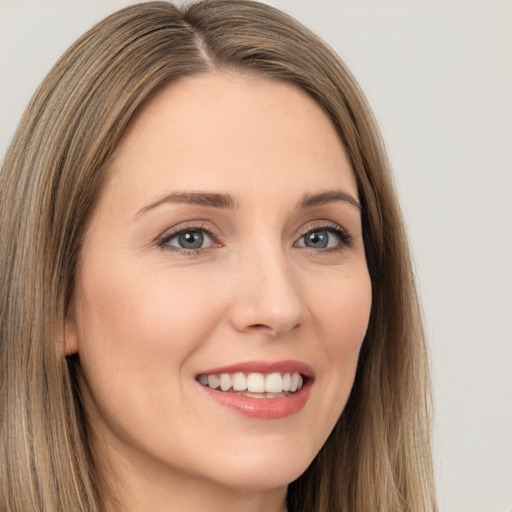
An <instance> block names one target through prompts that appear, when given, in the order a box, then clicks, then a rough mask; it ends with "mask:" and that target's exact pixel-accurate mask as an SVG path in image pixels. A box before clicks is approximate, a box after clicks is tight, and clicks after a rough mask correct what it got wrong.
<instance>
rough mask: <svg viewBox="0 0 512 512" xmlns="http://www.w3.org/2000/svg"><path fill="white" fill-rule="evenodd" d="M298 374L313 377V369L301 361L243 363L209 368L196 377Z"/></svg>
mask: <svg viewBox="0 0 512 512" xmlns="http://www.w3.org/2000/svg"><path fill="white" fill-rule="evenodd" d="M237 372H242V373H252V372H254V373H275V372H280V373H295V372H297V373H300V374H301V375H303V376H304V377H313V376H314V372H313V368H311V366H309V364H306V363H303V362H301V361H294V360H291V359H289V360H282V361H263V360H261V361H243V362H240V363H234V364H230V365H227V366H219V367H216V368H210V369H208V370H204V371H201V372H199V373H198V375H214V374H215V375H218V374H220V373H237Z"/></svg>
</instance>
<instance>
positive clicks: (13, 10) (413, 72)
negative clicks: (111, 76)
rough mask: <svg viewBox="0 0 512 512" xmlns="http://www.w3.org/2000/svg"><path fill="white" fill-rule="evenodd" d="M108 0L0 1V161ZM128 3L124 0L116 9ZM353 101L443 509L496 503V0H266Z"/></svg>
mask: <svg viewBox="0 0 512 512" xmlns="http://www.w3.org/2000/svg"><path fill="white" fill-rule="evenodd" d="M129 3H130V2H129V1H121V0H101V1H100V0H60V1H58V0H44V1H42V0H0V155H1V156H2V158H3V154H4V153H5V150H6V148H7V145H8V142H9V139H10V138H11V137H12V134H13V132H14V129H15V126H16V123H17V121H18V119H19V117H20V115H21V113H22V110H23V108H24V106H25V104H26V103H27V101H28V99H29V98H30V96H31V94H32V93H33V91H34V89H35V87H36V85H37V84H38V83H39V82H40V80H41V79H42V78H43V76H44V75H45V74H46V72H47V71H48V70H49V68H50V66H51V65H52V64H53V62H54V61H55V60H56V59H57V57H58V56H59V55H60V54H61V53H62V52H63V51H64V50H65V49H66V48H67V46H69V44H71V43H72V42H73V41H74V40H75V39H76V37H77V36H79V35H80V34H81V33H82V32H83V31H85V30H86V29H87V28H88V27H90V26H91V25H92V24H93V23H94V22H96V21H98V20H99V19H101V18H102V17H104V16H105V15H106V14H108V13H110V12H112V11H113V10H115V9H117V8H119V7H122V6H125V5H127V4H129ZM131 3H134V2H131ZM269 3H272V4H273V5H275V6H277V7H280V8H281V9H284V10H285V11H287V12H289V13H290V14H292V15H294V16H295V17H297V18H298V19H299V20H301V21H302V22H303V23H305V24H306V25H308V26H309V27H310V28H312V29H313V30H315V31H316V32H318V33H319V34H320V35H321V36H322V37H323V38H324V39H325V40H326V41H327V42H328V43H329V44H330V45H331V46H333V47H334V48H335V49H336V51H337V52H338V53H339V54H340V55H341V56H342V58H343V59H344V60H345V61H346V62H347V63H348V65H349V67H350V68H351V69H352V71H353V72H354V74H355V75H356V77H357V78H358V79H359V81H360V83H361V85H362V87H363V89H364V90H365V91H366V93H367V96H368V98H369V101H370V103H371V105H372V106H373V108H374V110H375V113H376V116H377V119H378V120H379V122H380V125H381V128H382V131H383V133H384V138H385V140H386V143H387V146H388V151H389V154H390V157H391V161H392V164H393V167H394V170H395V177H396V184H397V187H398V191H399V194H400V197H401V201H402V206H403V210H404V215H405V218H406V221H407V225H408V231H409V235H410V238H411V243H412V248H413V253H414V258H415V264H416V271H417V278H418V283H419V288H420V293H421V298H422V304H423V309H424V313H425V318H426V326H427V333H428V338H429V343H430V347H431V354H432V374H433V375H432V379H433V384H434V392H435V456H436V472H437V480H438V485H439V492H440V503H441V510H442V511H443V512H446V511H453V512H495V511H502V510H506V509H507V508H509V509H511V508H512V371H511V369H512V200H511V196H512V150H511V144H512V2H511V1H507V0H371V1H370V0H316V1H313V0H308V1H305V0H304V1H301V0H295V1H293V0H274V1H272V2H269Z"/></svg>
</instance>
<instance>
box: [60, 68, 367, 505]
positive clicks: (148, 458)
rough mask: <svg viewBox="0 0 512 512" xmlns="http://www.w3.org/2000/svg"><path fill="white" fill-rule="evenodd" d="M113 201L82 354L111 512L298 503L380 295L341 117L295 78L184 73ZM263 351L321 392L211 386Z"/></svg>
mask: <svg viewBox="0 0 512 512" xmlns="http://www.w3.org/2000/svg"><path fill="white" fill-rule="evenodd" d="M97 199H98V200H97V202H96V204H95V208H94V210H93V212H92V215H91V217H90V221H89V224H88V227H87V230H86V233H85V237H84V244H83V249H82V254H81V260H80V266H79V273H78V279H77V286H76V291H75V296H74V297H73V301H72V305H71V307H70V309H69V312H68V317H67V326H66V350H67V353H68V354H71V353H75V352H78V353H79V355H80V360H81V364H82V367H83V374H84V378H83V382H82V392H83V396H84V402H85V409H86V414H87V417H88V421H89V424H90V429H91V438H92V446H93V452H94V454H95V457H96V458H97V461H98V465H99V467H100V472H102V473H103V477H104V479H105V481H106V483H107V485H108V487H109V488H110V489H111V493H112V494H113V495H114V496H115V497H116V500H115V502H114V501H112V500H110V499H109V498H108V496H109V495H108V494H107V493H106V494H105V496H104V501H105V510H107V511H110V510H111V511H114V510H125V511H127V512H135V511H138V512H140V511H142V510H144V511H154V512H164V511H169V510H173V511H184V512H188V511H194V512H196V511H197V510H208V511H209V512H217V511H218V512H220V511H222V512H235V511H236V512H239V511H240V510H244V511H245V512H263V511H265V512H284V511H286V504H285V497H286V488H287V485H288V484H289V483H290V482H291V481H293V480H295V479H296V478H297V477H298V476H300V474H302V473H303V471H304V470H305V469H306V468H307V467H308V465H309V464H310V463H311V461H312V460H313V458H314V457H315V455H316V454H317V453H318V451H319V450H320V448H321V447H322V445H323V444H324V442H325V440H326V439H327V437H328V435H329V433H330V432H331V430H332V428H333V427H334V425H335V423H336V421H337V419H338V417H339V415H340V414H341V412H342V410H343V408H344V406H345V404H346V401H347V398H348V396H349V393H350V390H351V387H352V384H353V380H354V375H355V370H356V365H357V360H358V356H359V351H360V348H361V344H362V341H363V338H364V335H365V332H366V329H367V325H368V318H369V313H370V305H371V285H370V278H369V274H368V269H367V265H366V259H365V253H364V246H363V239H362V233H361V216H360V209H359V207H358V204H357V202H358V196H357V186H356V182H355V179H354V176H353V172H352V170H351V168H350V165H349V162H348V160H347V157H346V155H345V151H344V149H343V146H342V144H341V143H340V140H339V138H338V136H337V133H336V131H335V129H334V128H333V126H332V124H331V122H330V120H329V119H328V117H327V116H326V115H325V113H324V112H323V111H322V109H321V108H320V107H319V106H318V105H317V104H316V103H315V102H314V101H312V100H311V99H310V98H309V97H308V96H307V95H306V94H305V93H303V92H302V91H300V90H299V89H297V88H296V87H294V86H292V85H289V84H286V83H282V82H278V81H272V80H268V79H264V78H257V77H251V76H242V75H236V74H230V75H227V74H221V73H214V74H210V75H207V76H202V77H192V78H187V79H184V80H182V81H179V82H177V83H174V84H172V85H170V86H169V87H167V88H166V89H164V90H162V91H160V92H159V93H158V94H157V95H156V96H155V97H153V98H152V99H151V100H150V101H149V102H148V103H147V104H146V105H145V107H144V108H143V109H142V111H141V112H140V113H139V115H138V116H137V117H136V119H135V120H134V122H133V123H132V125H131V126H130V128H129V129H128V131H127V132H126V134H125V135H124V137H123V139H122V140H121V143H120V144H119V146H118V148H117V150H116V153H115V157H114V159H113V161H112V164H111V166H110V168H109V170H108V174H107V177H106V179H105V182H104V183H103V185H102V188H101V191H100V193H99V197H98V198H97ZM255 361H256V362H257V364H260V365H261V364H262V365H272V364H277V365H280V366H279V368H281V369H282V368H285V370H286V368H288V366H293V368H295V367H298V366H297V365H302V366H300V367H301V368H302V367H304V368H306V370H305V374H307V375H305V376H304V379H305V380H304V382H305V384H304V386H305V387H304V389H307V390H308V391H307V393H306V392H305V391H303V390H300V392H301V393H302V394H301V395H299V394H297V396H303V397H304V399H303V402H304V403H302V402H300V403H299V402H293V400H291V399H290V397H291V396H292V395H293V393H292V392H291V391H286V392H284V394H285V395H286V396H284V397H280V398H272V397H270V398H269V397H268V396H270V395H265V396H266V398H250V399H249V400H258V401H261V400H265V401H266V402H265V404H264V405H262V407H263V408H265V407H267V404H269V405H268V408H269V410H270V409H271V408H272V407H274V406H273V405H270V404H272V400H282V402H281V403H285V404H291V403H292V402H293V403H299V405H293V406H292V405H290V406H288V405H286V406H283V411H282V413H281V412H280V413H279V414H280V416H279V417H273V418H272V419H266V418H264V417H261V414H264V413H261V411H260V412H258V414H260V416H254V415H253V416H251V415H247V414H245V413H243V412H240V410H238V409H236V408H232V407H230V406H226V405H225V404H223V403H221V401H219V400H218V398H219V396H221V395H222V396H221V399H220V400H222V399H223V398H226V395H225V394H223V392H221V391H220V390H217V391H212V389H210V388H208V386H204V385H202V384H201V383H200V382H199V378H200V377H201V376H204V375H208V374H211V373H215V371H214V369H216V368H220V367H225V366H230V367H235V368H236V366H237V365H239V364H240V365H241V364H249V365H254V364H256V363H254V362H255ZM287 365H288V366H287ZM294 365H295V366H294ZM260 373H264V372H260ZM281 373H282V374H283V375H282V377H283V378H284V373H286V372H285V371H284V370H283V371H281ZM264 377H265V375H264ZM306 382H307V385H306ZM207 388H208V389H207ZM212 397H213V398H212ZM229 400H231V397H229ZM286 400H288V402H285V401H286ZM274 403H276V402H274ZM272 410H273V409H272ZM271 413H272V414H275V412H272V411H271ZM269 414H270V413H269Z"/></svg>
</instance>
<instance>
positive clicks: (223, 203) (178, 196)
mask: <svg viewBox="0 0 512 512" xmlns="http://www.w3.org/2000/svg"><path fill="white" fill-rule="evenodd" d="M164 203H187V204H195V205H198V206H208V207H210V208H225V209H229V210H234V209H236V208H238V203H237V201H235V199H234V198H233V197H232V196H230V195H229V194H217V193H214V192H171V193H169V194H165V195H163V196H160V197H158V198H156V200H154V201H153V202H152V203H150V204H148V205H147V206H144V208H141V209H140V210H139V211H138V212H137V213H136V214H135V218H138V217H140V216H141V215H142V214H143V213H146V212H147V211H148V210H151V209H153V208H156V207H157V206H160V205H161V204H164Z"/></svg>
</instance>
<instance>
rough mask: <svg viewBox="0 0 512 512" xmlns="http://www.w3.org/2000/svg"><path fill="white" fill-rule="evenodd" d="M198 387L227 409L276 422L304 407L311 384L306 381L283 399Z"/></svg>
mask: <svg viewBox="0 0 512 512" xmlns="http://www.w3.org/2000/svg"><path fill="white" fill-rule="evenodd" d="M198 385H199V386H201V388H202V389H203V391H204V392H205V393H207V395H208V396H209V397H210V398H212V399H213V400H215V401H216V402H217V403H219V404H220V405H222V406H224V407H227V408H228V409H232V410H234V411H236V412H238V413H240V414H242V415H244V416H247V417H249V418H257V419H262V420H278V419H281V418H286V417H287V416H291V415H292V414H296V413H298V412H299V411H300V410H301V409H302V408H303V407H304V406H305V405H306V402H307V401H308V398H309V394H310V392H311V386H312V385H313V382H312V379H308V380H307V381H306V382H305V383H304V385H303V386H302V388H301V389H300V390H299V391H296V392H295V393H293V394H292V395H289V396H287V397H283V398H251V397H248V396H240V395H236V394H235V393H228V392H223V391H217V390H215V389H212V388H209V387H207V386H203V385H202V384H199V383H198Z"/></svg>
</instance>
